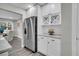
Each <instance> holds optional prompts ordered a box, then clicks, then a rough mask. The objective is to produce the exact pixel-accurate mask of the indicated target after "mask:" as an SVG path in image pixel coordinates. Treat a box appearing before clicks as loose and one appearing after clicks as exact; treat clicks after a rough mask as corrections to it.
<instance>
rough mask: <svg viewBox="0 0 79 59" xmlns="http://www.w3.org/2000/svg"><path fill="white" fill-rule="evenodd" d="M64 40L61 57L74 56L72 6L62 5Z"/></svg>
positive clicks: (62, 41)
mask: <svg viewBox="0 0 79 59" xmlns="http://www.w3.org/2000/svg"><path fill="white" fill-rule="evenodd" d="M61 17H62V18H61V19H62V34H63V35H62V40H61V49H62V50H61V55H62V56H71V55H72V4H68V3H66V4H61Z"/></svg>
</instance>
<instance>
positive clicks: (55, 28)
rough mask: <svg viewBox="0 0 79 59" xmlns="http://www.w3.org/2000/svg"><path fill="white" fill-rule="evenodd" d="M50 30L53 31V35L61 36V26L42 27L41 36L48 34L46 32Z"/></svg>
mask: <svg viewBox="0 0 79 59" xmlns="http://www.w3.org/2000/svg"><path fill="white" fill-rule="evenodd" d="M50 28H52V29H53V30H54V32H55V33H54V34H61V33H62V32H61V25H54V26H53V25H52V26H42V34H49V33H48V30H49V29H50Z"/></svg>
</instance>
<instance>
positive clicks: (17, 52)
mask: <svg viewBox="0 0 79 59" xmlns="http://www.w3.org/2000/svg"><path fill="white" fill-rule="evenodd" d="M9 43H10V44H11V46H12V49H11V50H9V56H43V55H42V54H40V53H38V52H37V53H32V52H31V51H30V50H28V49H26V48H21V39H20V38H17V37H15V38H14V39H13V40H12V41H11V42H9Z"/></svg>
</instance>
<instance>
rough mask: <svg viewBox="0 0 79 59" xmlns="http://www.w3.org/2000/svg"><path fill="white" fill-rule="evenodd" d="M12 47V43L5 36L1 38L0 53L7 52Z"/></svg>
mask: <svg viewBox="0 0 79 59" xmlns="http://www.w3.org/2000/svg"><path fill="white" fill-rule="evenodd" d="M11 48H12V47H11V45H10V44H9V43H8V41H7V40H6V39H5V38H0V53H3V52H6V51H8V50H9V49H11Z"/></svg>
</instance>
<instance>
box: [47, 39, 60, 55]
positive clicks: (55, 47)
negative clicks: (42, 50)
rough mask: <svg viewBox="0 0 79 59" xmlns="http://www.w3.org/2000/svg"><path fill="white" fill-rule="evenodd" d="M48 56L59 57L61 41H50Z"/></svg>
mask: <svg viewBox="0 0 79 59" xmlns="http://www.w3.org/2000/svg"><path fill="white" fill-rule="evenodd" d="M48 55H49V56H59V55H60V40H59V39H53V38H52V39H50V40H48Z"/></svg>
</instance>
